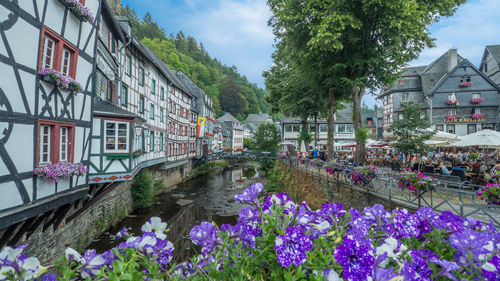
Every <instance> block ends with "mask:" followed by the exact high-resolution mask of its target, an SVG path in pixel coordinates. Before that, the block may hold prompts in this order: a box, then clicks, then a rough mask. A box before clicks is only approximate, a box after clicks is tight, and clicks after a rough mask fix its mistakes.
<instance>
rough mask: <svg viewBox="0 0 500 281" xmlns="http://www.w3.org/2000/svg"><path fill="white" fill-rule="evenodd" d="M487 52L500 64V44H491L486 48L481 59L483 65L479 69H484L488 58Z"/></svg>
mask: <svg viewBox="0 0 500 281" xmlns="http://www.w3.org/2000/svg"><path fill="white" fill-rule="evenodd" d="M486 52H488V53H490V55H491V56H492V57H493V59H494V60H495V61H496V62H497V63H498V64H500V45H489V46H486V48H485V49H484V54H483V59H482V60H481V65H480V66H479V69H481V70H482V69H483V65H484V62H485V60H486Z"/></svg>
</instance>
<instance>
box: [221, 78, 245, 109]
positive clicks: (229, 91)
mask: <svg viewBox="0 0 500 281" xmlns="http://www.w3.org/2000/svg"><path fill="white" fill-rule="evenodd" d="M219 101H220V107H221V109H222V110H224V111H227V112H230V113H231V114H232V115H233V116H236V115H238V114H243V111H244V110H245V105H246V102H245V99H244V98H243V96H242V95H241V88H240V86H239V85H237V84H236V83H235V82H234V80H233V77H232V76H226V78H224V80H222V83H221V88H220V96H219Z"/></svg>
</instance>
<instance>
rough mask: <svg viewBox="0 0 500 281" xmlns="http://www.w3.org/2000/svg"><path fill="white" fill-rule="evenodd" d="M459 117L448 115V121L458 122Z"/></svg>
mask: <svg viewBox="0 0 500 281" xmlns="http://www.w3.org/2000/svg"><path fill="white" fill-rule="evenodd" d="M456 119H457V116H456V115H446V120H450V121H451V120H456Z"/></svg>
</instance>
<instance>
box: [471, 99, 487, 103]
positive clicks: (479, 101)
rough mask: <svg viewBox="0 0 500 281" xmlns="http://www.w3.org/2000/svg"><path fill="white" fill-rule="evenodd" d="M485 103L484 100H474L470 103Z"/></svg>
mask: <svg viewBox="0 0 500 281" xmlns="http://www.w3.org/2000/svg"><path fill="white" fill-rule="evenodd" d="M483 101H484V99H483V98H477V99H472V100H471V101H470V102H471V103H474V104H478V103H482V102H483Z"/></svg>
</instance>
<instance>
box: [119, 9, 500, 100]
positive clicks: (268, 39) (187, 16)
mask: <svg viewBox="0 0 500 281" xmlns="http://www.w3.org/2000/svg"><path fill="white" fill-rule="evenodd" d="M122 2H123V4H124V5H129V6H130V7H131V8H133V9H135V10H136V11H137V13H138V15H139V16H140V17H142V16H144V15H145V14H146V12H149V13H150V14H151V15H152V16H153V18H154V20H155V21H156V22H158V24H159V25H160V26H161V27H162V28H164V29H165V30H166V32H167V34H170V33H173V34H176V33H177V32H178V31H180V30H182V32H183V33H184V34H185V35H188V36H193V37H194V38H195V39H196V40H197V41H198V42H201V43H203V45H204V47H205V49H206V50H207V51H208V53H209V54H210V55H211V56H212V57H216V58H217V59H218V60H219V61H221V62H222V63H223V64H226V65H229V66H231V65H235V66H236V67H237V68H238V70H239V72H240V73H241V74H242V75H245V76H246V77H247V78H248V80H249V81H250V82H252V83H256V84H257V85H258V86H260V87H264V78H263V77H262V72H263V71H265V70H267V69H268V68H269V67H270V66H271V64H272V58H271V55H272V53H273V50H274V48H273V43H274V36H273V34H272V31H271V28H270V27H268V26H267V21H268V19H269V18H270V16H271V14H270V12H269V9H268V7H267V5H266V0H122ZM430 31H431V36H432V37H433V38H435V39H436V41H435V44H436V46H435V47H434V48H430V49H429V48H428V49H425V50H424V51H423V52H422V53H421V55H420V56H419V58H418V59H416V60H414V61H411V62H410V63H409V65H410V66H417V65H426V64H429V63H430V62H432V61H433V60H435V59H437V58H438V57H439V56H441V55H442V54H444V53H445V52H446V51H447V50H448V49H450V48H456V49H458V53H459V54H460V55H462V56H463V57H465V58H467V59H469V60H470V61H471V62H472V63H473V64H474V65H476V66H479V63H480V62H481V57H482V55H483V52H484V47H485V46H486V45H495V44H500V0H468V1H467V2H466V3H465V4H463V5H461V6H460V7H459V8H458V10H457V11H456V13H455V14H454V15H453V16H452V17H449V18H443V19H441V21H439V22H438V23H435V24H433V25H432V26H431V27H430ZM363 100H364V102H365V103H366V104H367V105H368V106H370V107H371V106H373V105H374V104H375V103H376V100H375V97H374V96H365V97H364V98H363Z"/></svg>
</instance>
